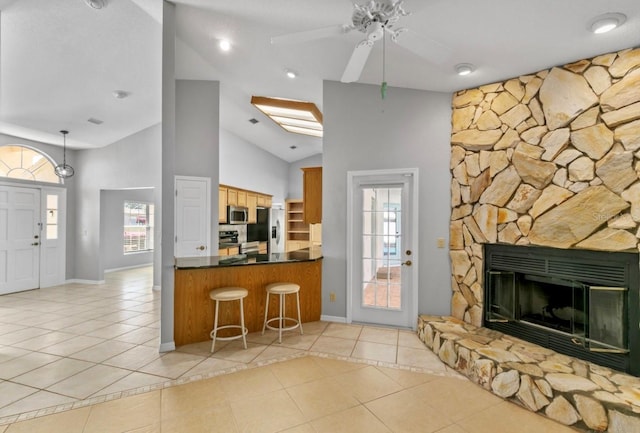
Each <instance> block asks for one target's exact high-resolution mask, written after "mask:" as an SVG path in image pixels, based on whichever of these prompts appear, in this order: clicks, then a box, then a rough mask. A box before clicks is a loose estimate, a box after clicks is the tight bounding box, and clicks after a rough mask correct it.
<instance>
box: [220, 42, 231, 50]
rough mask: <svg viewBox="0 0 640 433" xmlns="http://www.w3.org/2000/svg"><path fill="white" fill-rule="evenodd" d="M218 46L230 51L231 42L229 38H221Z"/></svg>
mask: <svg viewBox="0 0 640 433" xmlns="http://www.w3.org/2000/svg"><path fill="white" fill-rule="evenodd" d="M218 46H219V47H220V49H221V50H222V51H229V50H230V49H231V42H229V40H227V39H220V42H219V43H218Z"/></svg>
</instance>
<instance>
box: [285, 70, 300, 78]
mask: <svg viewBox="0 0 640 433" xmlns="http://www.w3.org/2000/svg"><path fill="white" fill-rule="evenodd" d="M285 72H286V74H287V77H289V78H296V77H297V76H298V74H297V73H296V72H295V71H292V70H291V69H287V70H286V71H285Z"/></svg>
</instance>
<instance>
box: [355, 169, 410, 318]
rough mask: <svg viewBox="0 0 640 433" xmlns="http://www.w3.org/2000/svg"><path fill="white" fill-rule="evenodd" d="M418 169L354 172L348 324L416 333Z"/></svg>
mask: <svg viewBox="0 0 640 433" xmlns="http://www.w3.org/2000/svg"><path fill="white" fill-rule="evenodd" d="M415 174H417V171H415V170H413V169H403V170H375V171H366V172H350V173H349V175H348V185H349V193H348V209H347V231H348V241H347V255H348V266H347V279H348V284H349V285H348V287H347V321H348V322H354V321H355V322H362V323H373V324H379V325H385V326H400V327H407V328H413V329H415V326H416V317H417V315H418V296H417V295H418V294H417V289H416V284H415V282H417V281H418V267H417V266H414V265H413V264H414V262H416V263H417V262H418V261H419V258H418V254H417V252H416V249H417V247H418V241H417V215H416V212H417V200H416V199H417V191H416V185H415V182H416V181H415Z"/></svg>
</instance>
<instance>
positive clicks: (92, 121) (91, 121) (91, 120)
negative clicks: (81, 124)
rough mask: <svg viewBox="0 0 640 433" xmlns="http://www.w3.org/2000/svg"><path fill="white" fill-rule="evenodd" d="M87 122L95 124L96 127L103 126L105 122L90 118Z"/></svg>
mask: <svg viewBox="0 0 640 433" xmlns="http://www.w3.org/2000/svg"><path fill="white" fill-rule="evenodd" d="M87 122H89V123H93V124H94V125H102V124H103V123H104V121H103V120H100V119H96V118H95V117H90V118H88V119H87Z"/></svg>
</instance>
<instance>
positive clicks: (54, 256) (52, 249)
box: [40, 187, 67, 287]
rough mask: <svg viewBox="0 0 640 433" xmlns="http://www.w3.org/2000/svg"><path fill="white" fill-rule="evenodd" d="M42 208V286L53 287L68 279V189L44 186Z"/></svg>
mask: <svg viewBox="0 0 640 433" xmlns="http://www.w3.org/2000/svg"><path fill="white" fill-rule="evenodd" d="M41 208H42V212H43V214H44V215H43V217H42V223H43V226H42V232H41V235H40V287H51V286H57V285H58V284H63V283H64V282H65V281H66V263H67V261H66V250H67V249H66V239H67V238H66V220H67V217H66V214H67V212H66V210H67V190H66V189H64V188H49V187H45V188H43V189H42V199H41Z"/></svg>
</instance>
